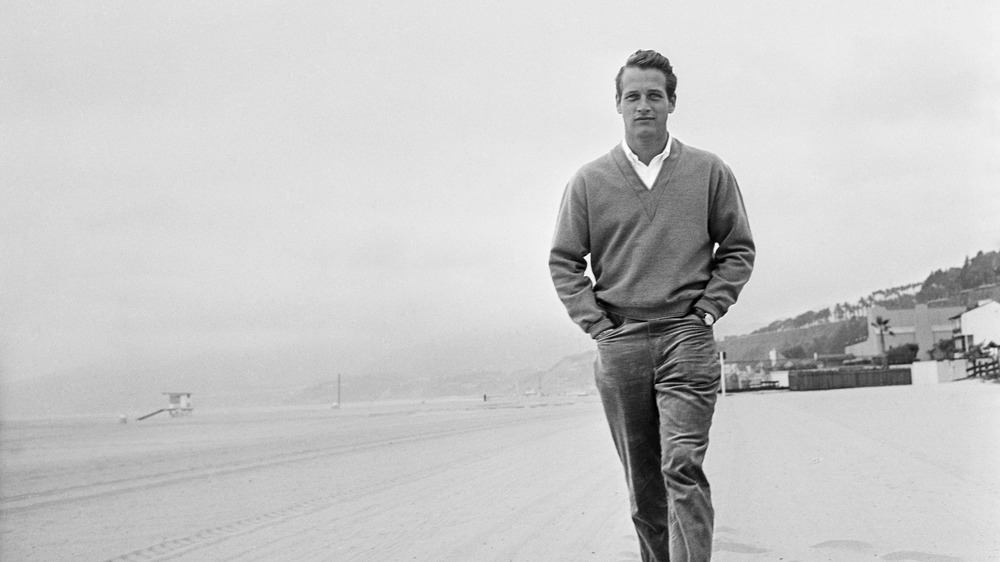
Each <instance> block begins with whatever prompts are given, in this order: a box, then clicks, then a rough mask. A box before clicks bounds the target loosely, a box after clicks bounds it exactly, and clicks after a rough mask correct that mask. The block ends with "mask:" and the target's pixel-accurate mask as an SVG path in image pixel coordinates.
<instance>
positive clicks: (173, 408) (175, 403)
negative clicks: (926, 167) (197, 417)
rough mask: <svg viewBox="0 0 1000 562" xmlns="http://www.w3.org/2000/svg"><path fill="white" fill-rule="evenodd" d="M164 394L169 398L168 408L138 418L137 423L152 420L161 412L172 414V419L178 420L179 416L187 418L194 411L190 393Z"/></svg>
mask: <svg viewBox="0 0 1000 562" xmlns="http://www.w3.org/2000/svg"><path fill="white" fill-rule="evenodd" d="M163 394H164V395H166V396H167V400H168V402H167V407H166V408H160V409H159V410H157V411H155V412H152V413H149V414H146V415H145V416H142V417H139V418H136V421H142V420H144V419H146V418H151V417H153V416H155V415H156V414H159V413H160V412H167V413H169V414H170V417H174V418H176V417H177V416H186V415H188V414H190V413H191V411H192V410H194V406H192V405H191V393H190V392H164V393H163Z"/></svg>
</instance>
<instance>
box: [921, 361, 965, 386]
mask: <svg viewBox="0 0 1000 562" xmlns="http://www.w3.org/2000/svg"><path fill="white" fill-rule="evenodd" d="M910 372H911V373H912V376H911V378H912V380H913V384H915V385H918V384H938V383H942V382H950V381H955V380H958V379H964V378H965V377H966V376H967V375H966V372H965V359H958V360H955V361H918V362H916V363H914V364H912V365H910Z"/></svg>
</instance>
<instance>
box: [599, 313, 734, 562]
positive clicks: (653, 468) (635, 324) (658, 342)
mask: <svg viewBox="0 0 1000 562" xmlns="http://www.w3.org/2000/svg"><path fill="white" fill-rule="evenodd" d="M612 320H614V321H616V323H618V321H620V322H621V323H620V325H618V326H617V327H616V328H615V329H614V330H613V331H611V332H609V333H607V335H604V336H602V337H601V338H600V339H599V340H598V341H597V361H596V365H595V369H594V371H595V378H596V383H597V390H598V392H599V393H600V396H601V401H602V403H603V405H604V413H605V415H606V417H607V420H608V425H609V427H610V428H611V437H612V439H613V440H614V444H615V448H616V449H617V450H618V457H619V458H620V459H621V462H622V466H623V467H624V468H625V479H626V481H627V483H628V491H629V502H630V504H631V512H632V522H633V524H634V525H635V529H636V532H637V534H638V535H639V547H640V554H641V556H642V560H643V561H644V562H666V561H671V562H702V561H708V560H711V557H712V533H713V526H714V519H715V512H714V509H713V507H712V497H711V489H710V486H709V483H708V479H707V478H706V476H705V472H704V470H703V469H702V464H703V462H704V459H705V453H706V451H707V450H708V434H709V429H710V428H711V425H712V416H713V415H714V413H715V402H716V397H717V391H718V388H719V377H720V373H719V359H718V353H717V351H716V345H715V337H714V334H713V331H712V328H711V327H709V326H705V325H704V323H703V322H702V320H701V319H700V318H698V317H697V316H693V315H690V316H685V317H681V318H664V319H659V320H649V321H636V320H626V319H623V318H616V317H614V316H612Z"/></svg>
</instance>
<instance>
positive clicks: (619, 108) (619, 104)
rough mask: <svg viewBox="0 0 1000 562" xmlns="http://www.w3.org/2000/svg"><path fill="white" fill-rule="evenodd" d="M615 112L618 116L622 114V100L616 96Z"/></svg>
mask: <svg viewBox="0 0 1000 562" xmlns="http://www.w3.org/2000/svg"><path fill="white" fill-rule="evenodd" d="M615 111H617V112H618V114H619V115H621V112H622V99H621V98H620V97H617V96H616V97H615Z"/></svg>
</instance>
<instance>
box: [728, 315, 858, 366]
mask: <svg viewBox="0 0 1000 562" xmlns="http://www.w3.org/2000/svg"><path fill="white" fill-rule="evenodd" d="M867 335H868V327H867V323H866V320H865V319H864V318H852V319H849V320H843V321H841V322H827V323H821V324H816V325H813V326H808V327H804V328H794V329H790V330H781V331H774V332H755V333H753V334H748V335H745V336H732V337H728V338H726V339H724V340H722V341H721V342H719V349H720V350H721V351H725V352H726V360H727V361H759V360H762V359H767V358H768V356H769V355H768V354H769V353H770V351H771V350H772V349H773V350H776V351H777V352H778V357H779V358H781V357H787V354H788V352H789V350H792V349H793V348H796V347H799V348H800V349H801V352H802V355H803V356H805V357H812V355H813V353H818V354H820V355H838V354H842V353H844V348H845V347H847V346H848V345H851V344H854V343H857V342H859V341H864V339H865V338H866V337H867Z"/></svg>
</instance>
